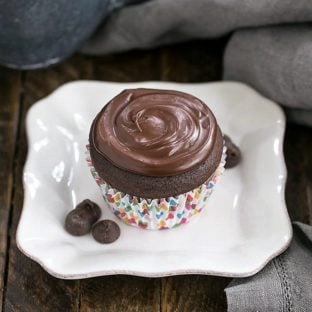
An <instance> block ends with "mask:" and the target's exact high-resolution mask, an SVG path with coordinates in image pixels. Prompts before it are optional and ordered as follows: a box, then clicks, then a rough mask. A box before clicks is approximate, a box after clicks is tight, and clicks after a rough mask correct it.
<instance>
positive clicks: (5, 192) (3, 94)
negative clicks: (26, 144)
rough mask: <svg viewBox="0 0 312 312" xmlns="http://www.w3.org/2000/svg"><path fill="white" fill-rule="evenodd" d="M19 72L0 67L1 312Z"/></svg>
mask: <svg viewBox="0 0 312 312" xmlns="http://www.w3.org/2000/svg"><path fill="white" fill-rule="evenodd" d="M20 80H21V75H20V73H18V72H16V71H12V70H8V69H4V68H2V67H0V312H1V311H2V302H3V288H4V281H5V277H6V274H5V267H6V261H7V235H8V224H9V216H10V206H11V198H12V191H13V159H14V157H13V156H14V152H15V141H16V132H17V124H18V117H19V98H20Z"/></svg>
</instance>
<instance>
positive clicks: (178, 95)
mask: <svg viewBox="0 0 312 312" xmlns="http://www.w3.org/2000/svg"><path fill="white" fill-rule="evenodd" d="M87 161H88V164H89V166H90V169H91V172H92V174H93V177H94V178H95V180H96V182H97V183H98V185H99V186H100V189H101V192H102V194H103V197H104V199H105V201H106V202H107V204H108V206H109V207H110V208H111V209H112V210H113V212H114V213H115V215H116V216H118V217H119V218H120V219H122V220H123V221H124V222H126V223H127V224H130V225H134V226H138V227H141V228H145V229H168V228H173V227H176V226H178V225H180V224H184V223H187V222H188V221H189V220H190V219H191V218H192V217H193V216H195V215H197V214H198V213H199V212H200V211H201V210H202V209H203V208H204V206H205V204H206V201H207V199H208V197H209V195H210V194H211V192H212V190H213V188H214V185H215V183H216V180H217V178H218V177H219V176H220V175H221V174H222V173H223V168H224V164H225V150H224V144H223V137H222V133H221V131H220V128H219V126H218V124H217V121H216V119H215V117H214V115H213V113H212V112H211V110H210V109H209V108H208V106H207V105H206V104H205V103H203V102H202V101H201V100H199V99H198V98H196V97H194V96H192V95H190V94H187V93H184V92H178V91H172V90H156V89H129V90H124V91H123V92H121V93H120V94H118V95H117V96H116V97H114V98H113V99H112V100H111V101H110V102H109V103H107V104H106V105H105V106H104V108H103V109H102V110H101V111H100V112H99V113H98V115H97V116H96V117H95V119H94V121H93V123H92V125H91V129H90V134H89V145H88V146H87Z"/></svg>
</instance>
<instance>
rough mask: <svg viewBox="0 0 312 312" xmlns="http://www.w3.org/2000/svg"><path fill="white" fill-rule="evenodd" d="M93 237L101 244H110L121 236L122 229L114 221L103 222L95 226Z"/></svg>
mask: <svg viewBox="0 0 312 312" xmlns="http://www.w3.org/2000/svg"><path fill="white" fill-rule="evenodd" d="M92 236H93V237H94V239H95V240H96V241H97V242H99V243H101V244H110V243H112V242H114V241H115V240H117V239H118V237H119V236H120V228H119V226H118V224H117V223H116V222H114V221H112V220H101V221H100V222H98V223H96V224H95V225H94V226H93V228H92Z"/></svg>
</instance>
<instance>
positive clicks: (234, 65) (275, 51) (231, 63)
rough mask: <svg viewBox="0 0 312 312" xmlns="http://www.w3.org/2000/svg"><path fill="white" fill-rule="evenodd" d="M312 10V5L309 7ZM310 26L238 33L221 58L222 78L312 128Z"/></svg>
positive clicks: (311, 34) (311, 28)
mask: <svg viewBox="0 0 312 312" xmlns="http://www.w3.org/2000/svg"><path fill="white" fill-rule="evenodd" d="M311 7H312V5H311ZM311 39H312V25H291V26H289V25H288V26H274V27H263V28H257V29H246V30H240V31H237V32H235V33H234V35H233V36H232V38H231V40H230V41H229V43H228V45H227V48H226V51H225V56H224V79H226V80H238V81H242V82H245V83H248V84H250V85H251V86H253V87H254V88H255V89H257V90H258V91H259V92H260V93H262V94H264V95H265V96H267V97H268V98H270V99H273V100H274V101H275V102H277V103H281V104H283V105H285V106H288V107H291V108H296V110H290V109H288V110H287V115H288V116H289V118H290V119H292V120H294V121H298V120H299V121H301V123H304V124H307V125H310V126H312V101H311V99H312V40H311Z"/></svg>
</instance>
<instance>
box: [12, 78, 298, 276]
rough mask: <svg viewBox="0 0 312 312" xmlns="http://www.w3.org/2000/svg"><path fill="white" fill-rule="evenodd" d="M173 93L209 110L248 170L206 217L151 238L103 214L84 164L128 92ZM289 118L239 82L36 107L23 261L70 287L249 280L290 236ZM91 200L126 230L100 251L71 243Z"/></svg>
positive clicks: (115, 87)
mask: <svg viewBox="0 0 312 312" xmlns="http://www.w3.org/2000/svg"><path fill="white" fill-rule="evenodd" d="M137 87H147V88H159V89H176V90H180V91H184V92H188V93H191V94H193V95H195V96H197V97H199V98H200V99H202V100H203V101H204V102H206V103H208V104H209V106H210V108H211V109H212V110H213V112H214V113H215V115H216V117H217V120H218V122H219V124H220V126H221V129H222V130H223V132H224V133H227V134H229V135H230V136H231V137H232V139H233V141H235V142H236V143H237V144H238V145H239V146H240V148H241V150H242V154H243V161H242V163H241V164H240V165H239V166H238V167H236V168H233V169H229V170H226V172H225V173H224V175H223V176H222V177H221V178H220V179H219V181H218V183H217V185H216V188H215V191H214V193H213V194H212V196H211V198H210V199H209V200H208V205H207V207H205V209H204V210H203V211H202V212H201V214H199V215H198V217H197V218H194V219H193V220H192V221H191V222H190V223H189V224H187V225H183V226H180V227H178V228H175V229H172V230H165V231H148V230H143V229H138V228H134V227H131V226H128V225H125V224H123V223H122V222H121V221H120V220H119V219H117V218H116V217H115V216H114V215H113V213H112V212H111V211H110V210H109V209H108V208H107V207H106V205H105V203H104V201H103V199H102V198H101V194H100V191H99V189H98V187H97V185H96V183H95V181H94V180H93V178H92V176H91V174H90V172H89V169H88V166H87V164H86V162H85V156H84V152H85V145H86V143H87V141H88V132H89V127H90V124H91V121H92V120H93V118H94V117H95V115H96V113H97V112H98V111H99V110H100V109H101V108H102V106H103V105H104V104H105V103H106V102H107V101H108V100H110V99H111V98H112V97H113V96H115V95H116V94H118V93H119V92H121V91H122V90H123V89H125V88H137ZM284 129H285V120H284V115H283V113H282V111H281V109H280V108H279V106H277V105H276V104H274V103H272V102H271V101H269V100H268V99H266V98H264V97H262V96H261V95H259V94H258V93H257V92H255V91H254V90H253V89H251V88H250V87H248V86H246V85H243V84H240V83H234V82H220V83H202V84H177V83H166V82H142V83H128V84H122V83H107V82H95V81H79V82H72V83H68V84H65V85H63V86H62V87H60V88H59V89H57V90H56V91H55V92H53V93H52V94H51V95H50V96H48V97H46V98H44V99H42V100H41V101H39V102H38V103H37V104H35V105H34V106H32V108H31V109H30V111H29V113H28V116H27V132H28V142H29V152H28V159H27V163H26V165H25V169H24V187H25V199H24V208H23V212H22V216H21V219H20V223H19V227H18V231H17V243H18V246H19V248H20V249H21V251H22V252H23V253H25V254H26V255H27V256H29V257H30V258H32V259H33V260H35V261H37V262H38V263H40V265H42V267H43V268H44V269H45V270H47V271H48V272H49V273H50V274H52V275H54V276H56V277H59V278H64V279H76V278H86V277H91V276H99V275H108V274H130V275H140V276H149V277H156V276H167V275H177V274H211V275H222V276H237V277H243V276H249V275H252V274H255V273H256V272H258V271H259V270H260V269H261V268H263V267H264V265H265V264H266V263H267V262H268V261H269V260H270V259H272V258H273V257H275V256H277V255H278V254H280V253H281V252H282V251H283V250H285V249H286V247H287V246H288V244H289V242H290V239H291V236H292V231H291V226H290V222H289V217H288V214H287V210H286V206H285V200H284V191H285V180H286V170H285V164H284V159H283V152H282V151H283V149H282V146H283V135H284ZM85 198H90V199H92V200H93V201H95V202H97V203H98V204H99V205H100V206H101V207H102V210H103V214H102V217H103V218H111V219H113V220H115V221H116V222H117V223H118V224H119V226H120V228H121V236H120V238H119V240H117V241H116V242H115V243H113V244H110V245H101V244H99V243H97V242H95V241H94V240H93V238H92V237H91V235H86V236H84V237H73V236H71V235H69V234H68V233H67V232H66V231H65V230H64V227H63V224H64V219H65V216H66V214H67V213H68V212H69V211H70V210H71V209H73V208H74V207H75V205H76V204H77V203H79V202H80V201H82V200H83V199H85Z"/></svg>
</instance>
